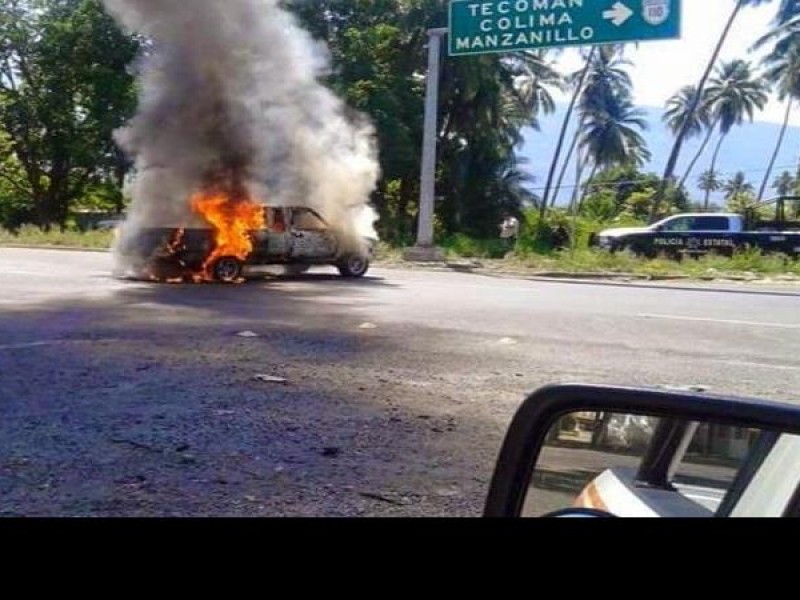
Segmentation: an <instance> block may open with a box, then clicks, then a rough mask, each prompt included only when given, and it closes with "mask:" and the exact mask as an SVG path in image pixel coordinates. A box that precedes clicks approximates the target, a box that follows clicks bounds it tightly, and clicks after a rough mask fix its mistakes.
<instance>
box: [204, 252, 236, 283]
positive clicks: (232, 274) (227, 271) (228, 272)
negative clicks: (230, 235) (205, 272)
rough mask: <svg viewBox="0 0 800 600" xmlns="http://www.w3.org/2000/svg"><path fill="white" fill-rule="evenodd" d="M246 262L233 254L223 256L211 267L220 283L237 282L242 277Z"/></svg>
mask: <svg viewBox="0 0 800 600" xmlns="http://www.w3.org/2000/svg"><path fill="white" fill-rule="evenodd" d="M243 269H244V264H242V261H241V260H239V259H238V258H235V257H233V256H223V257H222V258H220V259H218V260H217V261H216V262H215V263H214V266H212V267H211V275H212V276H213V278H214V281H216V282H219V283H236V282H237V281H239V280H240V279H241V277H242V270H243Z"/></svg>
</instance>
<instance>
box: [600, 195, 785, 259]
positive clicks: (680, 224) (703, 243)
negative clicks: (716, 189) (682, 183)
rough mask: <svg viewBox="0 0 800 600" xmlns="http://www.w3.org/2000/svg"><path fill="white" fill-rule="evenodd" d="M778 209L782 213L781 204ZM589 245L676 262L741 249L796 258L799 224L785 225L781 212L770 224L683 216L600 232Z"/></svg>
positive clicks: (720, 216) (729, 217) (721, 216)
mask: <svg viewBox="0 0 800 600" xmlns="http://www.w3.org/2000/svg"><path fill="white" fill-rule="evenodd" d="M780 206H781V211H782V210H783V203H780ZM593 245H594V246H596V247H599V248H602V249H605V250H610V251H612V252H616V251H620V250H629V251H631V252H633V253H634V254H637V255H640V256H647V257H655V256H657V255H659V254H665V255H667V256H670V257H673V258H678V257H681V256H685V255H689V256H692V255H694V256H698V255H703V254H708V253H711V252H715V253H718V254H725V255H731V254H733V253H734V251H736V250H737V249H744V248H759V249H761V250H762V251H763V252H765V253H781V254H785V255H787V256H791V257H800V223H798V222H793V221H787V220H786V219H785V218H783V213H782V212H781V213H780V214H779V218H777V219H776V220H774V221H759V220H757V219H755V218H753V216H751V215H748V216H743V215H739V214H734V213H687V214H680V215H675V216H672V217H669V218H667V219H664V220H663V221H660V222H658V223H655V224H654V225H651V226H649V227H628V228H621V229H608V230H606V231H602V232H600V233H599V234H597V235H596V236H594V239H593Z"/></svg>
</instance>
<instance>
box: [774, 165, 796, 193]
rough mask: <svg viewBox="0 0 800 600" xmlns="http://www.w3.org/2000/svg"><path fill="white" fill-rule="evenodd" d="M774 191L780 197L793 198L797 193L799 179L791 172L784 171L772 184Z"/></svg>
mask: <svg viewBox="0 0 800 600" xmlns="http://www.w3.org/2000/svg"><path fill="white" fill-rule="evenodd" d="M772 189H774V190H775V191H776V192H777V194H778V195H779V196H793V195H795V194H796V193H797V179H795V178H794V177H792V174H791V173H790V172H789V171H784V172H783V173H781V174H780V175H779V176H778V177H777V178H776V179H775V181H773V182H772Z"/></svg>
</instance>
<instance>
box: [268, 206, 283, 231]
mask: <svg viewBox="0 0 800 600" xmlns="http://www.w3.org/2000/svg"><path fill="white" fill-rule="evenodd" d="M264 213H265V217H266V218H265V221H266V223H267V228H268V229H269V230H270V231H272V232H275V233H283V232H285V231H286V219H285V217H284V215H283V209H280V208H277V209H276V208H265V209H264Z"/></svg>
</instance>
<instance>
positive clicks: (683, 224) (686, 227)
mask: <svg viewBox="0 0 800 600" xmlns="http://www.w3.org/2000/svg"><path fill="white" fill-rule="evenodd" d="M694 228H695V227H694V218H693V217H683V218H680V219H675V220H674V221H670V222H669V223H667V224H666V225H664V228H663V230H664V231H674V232H680V231H692V230H693V229H694Z"/></svg>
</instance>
